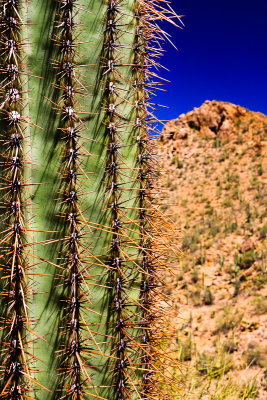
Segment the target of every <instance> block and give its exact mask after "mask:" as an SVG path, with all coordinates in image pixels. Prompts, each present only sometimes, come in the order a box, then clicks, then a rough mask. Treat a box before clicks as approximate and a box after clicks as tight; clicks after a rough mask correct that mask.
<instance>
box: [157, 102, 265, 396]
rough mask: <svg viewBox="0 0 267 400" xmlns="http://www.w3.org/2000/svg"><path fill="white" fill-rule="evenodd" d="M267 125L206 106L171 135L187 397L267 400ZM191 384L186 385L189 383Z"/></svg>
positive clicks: (169, 193) (176, 285) (166, 156)
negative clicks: (179, 238)
mask: <svg viewBox="0 0 267 400" xmlns="http://www.w3.org/2000/svg"><path fill="white" fill-rule="evenodd" d="M266 138H267V117H266V116H264V115H263V114H261V113H256V112H252V111H249V110H247V109H245V108H243V107H240V106H235V105H233V104H230V103H223V102H217V101H212V102H210V101H206V102H205V103H204V104H203V105H202V106H201V107H200V108H196V109H194V110H193V111H191V112H189V113H187V114H183V115H181V116H180V117H179V118H177V119H175V120H173V121H170V122H169V123H167V125H166V126H165V127H164V129H163V132H162V135H161V138H160V146H159V147H160V150H159V151H160V153H161V159H162V160H163V161H162V168H163V169H164V171H166V172H165V176H164V203H165V204H164V205H163V208H164V209H165V210H167V211H166V212H167V213H168V214H170V216H171V218H172V220H173V223H174V226H175V228H178V229H179V230H180V234H181V247H182V251H183V253H184V255H183V256H182V257H181V259H180V260H176V262H175V265H174V267H178V269H177V270H176V269H175V271H176V272H175V276H174V277H173V278H171V289H170V290H172V291H173V292H174V294H175V301H176V308H177V311H178V314H179V318H178V322H177V330H178V338H177V340H176V345H177V352H178V353H179V355H180V359H181V360H184V361H185V365H186V366H187V367H188V368H184V370H183V374H184V376H181V374H178V375H179V378H181V380H182V381H183V382H184V381H186V382H187V385H186V387H187V392H185V396H186V397H185V398H188V399H190V400H194V399H203V400H204V399H205V400H212V399H213V400H222V399H225V400H226V399H227V400H228V399H229V400H230V399H231V400H236V399H248V398H257V399H261V400H263V399H266V398H267V330H266V326H267V324H266V323H267V285H266V283H267V275H266V252H267V251H266V237H267V218H266V216H267V212H266V186H265V184H266V158H267V151H266V144H267V141H266ZM185 377H186V379H185Z"/></svg>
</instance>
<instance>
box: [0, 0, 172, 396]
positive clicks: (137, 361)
mask: <svg viewBox="0 0 267 400" xmlns="http://www.w3.org/2000/svg"><path fill="white" fill-rule="evenodd" d="M0 9H1V12H0V31H1V40H0V57H1V62H0V82H1V88H0V111H1V121H0V126H1V132H0V135H1V137H0V140H1V154H0V180H1V188H0V189H1V190H0V195H1V209H0V210H1V211H0V218H1V219H0V227H1V238H0V240H1V241H0V260H1V265H0V268H1V270H0V274H1V280H0V288H1V298H0V301H1V316H0V322H1V344H0V348H1V376H0V379H1V380H0V399H7V400H26V399H34V400H60V399H64V400H87V399H106V400H129V399H130V400H137V399H142V400H155V399H163V398H164V399H169V398H173V397H174V396H173V394H170V393H171V390H170V388H174V389H173V392H174V391H175V390H176V389H175V387H176V386H175V385H176V383H175V380H174V379H173V376H172V373H171V370H172V365H171V364H172V361H171V357H169V356H168V355H166V351H165V348H166V346H167V343H168V335H169V334H170V332H171V331H170V328H169V325H168V317H169V315H170V314H169V311H167V308H166V306H165V305H166V304H167V303H168V298H167V296H166V295H164V290H163V289H164V278H163V277H164V276H165V273H166V270H167V269H168V266H167V264H166V254H167V252H168V251H169V248H170V243H168V242H170V241H169V236H168V235H167V234H166V230H165V229H166V228H165V227H166V221H165V217H164V216H163V215H162V214H161V212H160V209H159V206H158V205H157V198H160V196H159V195H160V193H159V184H158V174H159V170H158V166H157V159H156V155H155V153H156V152H155V146H154V143H153V135H154V133H155V130H156V128H155V122H156V121H157V119H156V117H154V116H153V112H154V105H153V103H152V100H151V99H152V98H153V96H154V92H155V89H156V87H157V85H158V82H159V79H160V78H159V76H158V75H157V73H156V71H157V70H158V69H159V68H160V64H159V60H158V59H159V57H160V56H161V55H162V53H163V46H162V45H163V43H164V41H165V40H166V38H168V36H167V34H166V33H165V32H164V30H162V29H161V28H160V26H159V23H160V22H161V21H168V22H171V23H173V24H176V23H178V22H179V18H178V17H177V15H176V14H175V13H174V11H173V10H172V9H171V7H170V4H169V2H167V1H164V0H152V1H148V0H46V1H38V0H34V1H31V2H29V1H28V0H1V1H0ZM177 18H178V19H177Z"/></svg>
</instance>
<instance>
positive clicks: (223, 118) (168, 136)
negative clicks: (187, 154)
mask: <svg viewBox="0 0 267 400" xmlns="http://www.w3.org/2000/svg"><path fill="white" fill-rule="evenodd" d="M264 124H265V129H266V116H265V115H263V114H261V113H259V112H252V111H249V110H248V109H246V108H244V107H241V106H237V105H234V104H231V103H226V102H220V101H215V100H213V101H209V100H207V101H205V103H204V104H202V105H201V107H199V108H194V110H193V111H190V112H188V113H187V114H182V115H180V116H179V118H177V119H174V120H172V121H170V122H168V123H167V124H166V126H165V127H164V129H163V131H162V135H161V141H162V142H163V143H166V142H168V141H170V140H176V139H186V138H187V137H188V135H190V134H191V133H192V131H196V132H199V134H200V135H201V136H204V137H209V138H213V137H214V138H215V137H218V138H220V139H222V140H224V139H227V138H229V137H232V136H236V135H237V134H238V133H241V134H244V133H246V137H247V135H248V134H249V133H250V132H255V130H256V129H258V130H259V131H263V130H264Z"/></svg>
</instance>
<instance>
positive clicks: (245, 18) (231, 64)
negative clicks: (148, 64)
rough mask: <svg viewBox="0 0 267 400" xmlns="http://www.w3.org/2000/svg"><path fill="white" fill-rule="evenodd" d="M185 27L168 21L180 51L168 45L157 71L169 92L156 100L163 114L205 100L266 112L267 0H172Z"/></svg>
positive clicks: (163, 116)
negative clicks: (219, 101) (175, 25)
mask: <svg viewBox="0 0 267 400" xmlns="http://www.w3.org/2000/svg"><path fill="white" fill-rule="evenodd" d="M172 6H173V8H174V9H175V10H176V12H177V13H178V14H179V15H185V17H184V18H183V21H184V23H185V28H184V29H183V30H180V29H175V28H173V27H172V26H169V25H166V26H165V29H166V30H167V31H168V32H169V33H170V34H171V35H172V40H173V42H174V43H175V45H176V46H177V47H178V51H176V50H175V49H173V48H172V47H171V46H170V45H166V50H167V52H166V54H165V56H164V57H163V59H162V64H163V65H164V66H165V67H167V68H168V69H170V72H165V71H162V73H161V76H163V77H164V78H167V79H169V80H170V81H171V83H168V84H166V86H165V88H166V89H167V93H162V92H159V96H158V98H157V102H158V103H159V104H164V105H166V106H169V107H170V108H169V109H165V108H164V109H161V108H160V109H159V110H158V112H157V116H158V117H159V118H160V119H162V120H169V119H172V118H176V117H178V116H179V115H180V114H181V113H183V112H188V111H190V110H192V109H193V108H194V107H199V106H200V105H201V104H202V103H203V102H204V101H205V100H207V99H208V100H221V101H229V102H231V103H234V104H239V105H242V106H244V107H247V108H249V109H251V110H253V111H261V112H263V113H265V114H267V22H266V15H267V0H251V1H248V0H223V1H218V0H202V1H199V0H173V1H172Z"/></svg>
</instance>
